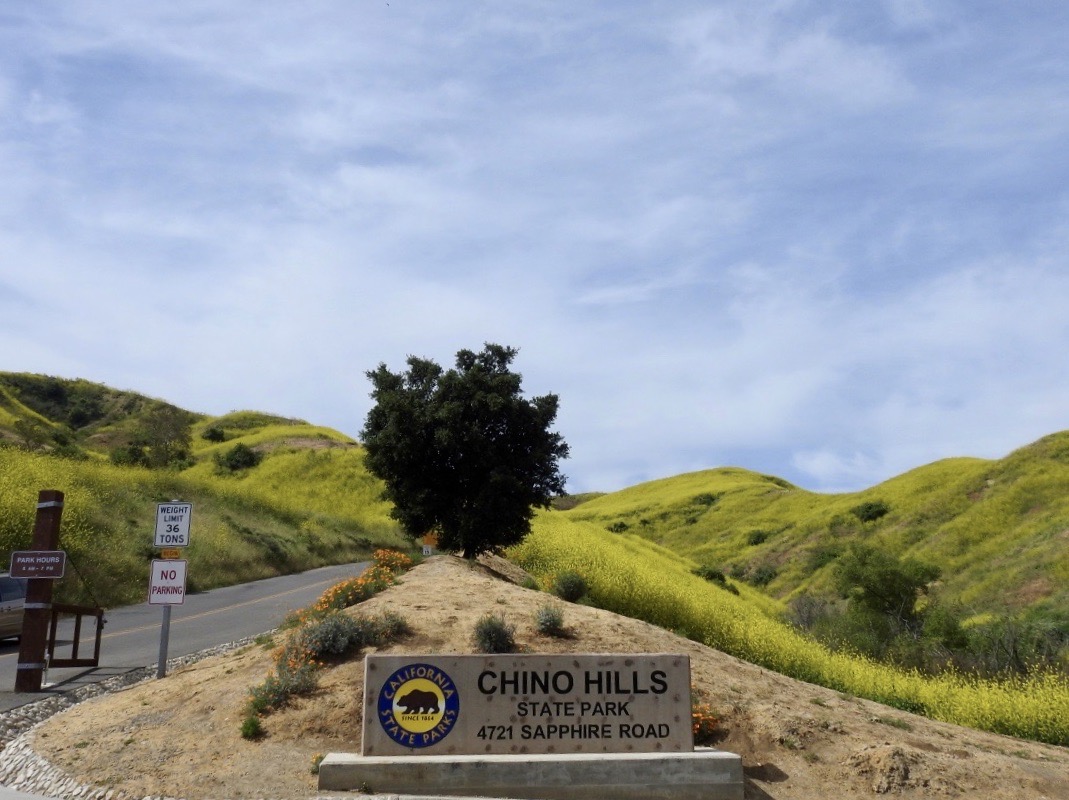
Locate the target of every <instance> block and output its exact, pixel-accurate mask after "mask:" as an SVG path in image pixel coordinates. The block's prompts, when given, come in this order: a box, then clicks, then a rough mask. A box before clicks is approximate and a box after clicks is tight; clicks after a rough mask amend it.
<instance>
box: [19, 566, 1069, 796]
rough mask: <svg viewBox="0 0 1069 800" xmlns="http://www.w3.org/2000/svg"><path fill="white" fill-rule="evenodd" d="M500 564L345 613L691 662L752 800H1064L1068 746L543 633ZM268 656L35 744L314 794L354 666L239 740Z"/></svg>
mask: <svg viewBox="0 0 1069 800" xmlns="http://www.w3.org/2000/svg"><path fill="white" fill-rule="evenodd" d="M522 578H523V573H522V572H521V571H519V570H517V569H516V568H515V567H514V566H512V565H509V564H507V563H505V562H501V561H488V562H486V563H483V564H480V565H475V566H471V565H469V564H468V563H467V562H465V561H462V560H460V559H456V558H451V557H447V556H437V557H434V558H431V559H428V560H427V561H426V562H424V563H423V564H421V565H420V566H418V567H416V568H415V569H413V570H412V571H411V572H409V573H408V574H406V575H405V576H403V578H402V580H401V582H400V583H399V584H398V585H397V586H394V587H392V588H390V589H389V590H388V591H386V592H383V593H382V594H380V595H378V596H376V597H374V598H372V599H371V600H369V601H367V602H366V603H364V604H362V605H361V606H360V607H358V608H356V609H352V611H354V612H357V611H367V612H377V611H380V610H384V609H389V610H391V611H393V612H395V613H399V614H401V615H402V616H403V617H404V618H405V619H406V620H407V621H408V623H409V625H410V626H411V627H412V629H413V634H412V635H411V636H409V637H408V638H406V639H405V640H404V641H402V642H400V643H398V644H395V645H393V646H391V647H388V648H383V651H382V652H393V653H428V652H430V653H471V652H473V650H472V646H471V636H472V631H473V629H474V627H475V622H476V620H477V619H478V618H479V617H481V616H482V615H483V614H485V613H487V612H488V611H490V612H493V613H495V614H502V615H504V617H505V618H506V619H507V620H508V621H509V622H510V623H512V624H514V625H515V626H516V638H517V642H518V643H519V644H520V645H521V647H522V648H523V649H525V650H527V651H530V652H547V653H571V652H591V653H605V652H618V653H643V652H646V653H664V652H678V653H687V654H688V655H689V656H690V658H691V669H692V681H693V684H694V687H695V689H696V690H698V691H700V692H701V693H702V695H703V696H704V697H705V699H706V700H708V701H709V702H710V703H711V704H712V706H713V707H714V708H716V709H718V710H719V712H720V715H721V721H720V730H721V735H720V741H719V742H718V743H717V746H718V747H720V748H721V749H724V750H728V751H731V752H734V753H738V754H740V755H741V756H742V757H743V765H744V769H745V773H746V792H747V794H746V796H747V798H753V800H767V798H774V800H827V797H828V795H829V792H830V793H833V795H834V797H835V798H836V800H845V799H846V798H863V797H872V796H873V795H891V796H895V797H901V798H907V800H908V799H911V798H918V799H919V798H936V797H939V798H944V797H970V798H972V797H976V798H981V797H982V798H984V800H1056V799H1063V798H1069V750H1066V749H1064V748H1057V747H1050V746H1047V745H1040V744H1035V743H1032V742H1025V741H1021V740H1018V739H1011V738H1008V737H1004V736H996V735H994V734H987V733H981V732H978V731H972V730H969V729H966V728H960V727H957V726H954V725H947V724H944V723H939V722H933V721H931V720H927V719H924V718H923V717H917V716H914V715H911V714H907V713H904V712H901V711H896V710H894V709H890V708H887V707H885V706H880V705H878V704H876V703H871V702H868V701H864V700H858V699H857V698H853V697H849V696H845V695H841V694H839V693H838V692H834V691H831V690H828V689H824V688H821V687H818V686H813V685H811V684H807V683H802V682H799V681H794V680H791V679H790V678H785V677H783V676H782V675H778V674H776V673H773V672H769V671H767V670H764V669H761V668H760V667H755V666H753V665H751V664H746V663H744V662H742V661H739V660H737V659H734V658H731V657H730V656H727V655H724V654H723V653H720V652H718V651H716V650H711V649H709V648H707V647H703V646H702V645H698V644H695V643H694V642H691V641H688V640H687V639H682V638H680V637H678V636H675V635H674V634H671V633H669V632H668V631H665V630H663V629H661V628H657V627H654V626H652V625H648V624H646V623H644V622H639V621H636V620H633V619H628V618H626V617H621V616H618V615H616V614H612V613H609V612H607V611H600V610H598V609H594V608H588V607H586V606H577V605H565V606H564V608H565V612H564V622H565V625H566V626H567V627H568V628H569V630H570V632H571V637H570V638H567V639H556V638H548V637H545V636H541V635H539V634H538V632H537V629H536V627H535V623H534V614H535V612H536V611H537V609H538V608H539V607H540V606H542V605H543V604H544V603H546V602H551V601H552V598H550V597H549V596H547V595H545V594H542V593H539V592H534V591H530V590H527V589H524V588H522V587H521V586H519V585H517V583H518V582H522ZM271 664H272V660H271V652H270V647H269V646H253V647H249V648H246V649H244V650H243V651H240V652H237V653H233V654H230V655H227V656H220V657H216V658H210V659H205V660H204V661H201V662H198V663H197V664H194V665H192V666H190V667H188V668H186V669H184V670H182V671H180V672H176V673H174V674H173V675H171V676H169V677H167V678H166V679H164V680H158V681H150V682H147V683H144V684H140V685H138V686H135V687H132V688H130V689H128V690H125V691H123V692H119V693H116V694H114V695H110V696H106V697H102V698H98V699H96V700H93V701H89V702H87V703H83V704H82V705H80V706H76V707H75V708H73V709H71V710H70V711H67V712H65V713H63V714H61V715H58V716H57V717H55V718H53V719H52V720H51V721H49V722H48V723H46V724H45V725H43V726H42V727H41V728H39V729H38V731H37V734H36V739H35V741H34V743H33V746H34V749H35V750H36V751H37V752H38V753H39V754H40V755H42V756H44V757H45V758H47V759H48V760H50V761H51V762H52V763H53V764H55V765H56V766H59V767H61V768H62V769H64V770H66V771H67V772H68V773H70V774H71V775H73V776H75V777H77V778H78V779H80V780H82V781H84V782H86V783H92V784H96V785H98V786H102V787H108V788H111V789H113V790H115V796H116V797H122V796H127V797H131V798H142V797H146V796H150V795H151V796H159V795H166V796H170V797H185V798H191V799H192V800H195V799H196V798H220V797H230V798H254V797H293V798H299V797H310V796H313V795H314V793H315V785H316V778H315V776H314V775H313V774H312V769H311V767H312V764H313V762H314V759H315V758H316V757H317V756H318V755H321V754H324V753H327V752H359V750H360V726H361V704H362V700H363V662H362V661H354V662H351V663H348V664H344V665H341V666H338V667H335V668H332V669H330V670H328V671H326V673H325V674H324V675H323V678H322V680H321V682H320V686H319V689H318V690H317V691H316V693H315V694H314V695H312V696H310V697H307V698H301V699H299V700H297V701H296V702H294V703H293V704H292V706H291V707H289V708H287V709H285V710H283V711H282V712H279V713H275V714H271V715H270V716H268V717H266V718H265V720H264V727H265V728H266V731H267V736H266V737H265V738H264V739H262V740H260V741H257V742H248V741H245V740H244V739H242V738H241V736H240V733H239V728H240V725H241V721H242V718H243V716H244V710H243V709H244V705H245V699H246V695H247V692H248V689H249V688H250V687H251V686H253V685H254V684H256V683H258V682H260V681H261V680H262V679H263V678H264V677H265V676H266V675H267V673H268V671H269V670H270V668H271Z"/></svg>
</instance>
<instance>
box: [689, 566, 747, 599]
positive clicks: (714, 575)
mask: <svg viewBox="0 0 1069 800" xmlns="http://www.w3.org/2000/svg"><path fill="white" fill-rule="evenodd" d="M694 574H695V575H697V576H698V577H699V578H701V579H702V580H706V581H709V582H710V583H713V584H716V585H717V586H719V587H720V588H721V589H725V590H727V591H729V592H731V593H732V594H738V593H739V590H738V589H736V588H735V587H734V586H732V585H731V584H730V583H728V579H727V577H726V576H725V575H724V571H723V570H722V569H716V568H715V567H708V566H704V565H703V566H700V567H698V568H697V569H696V570H694Z"/></svg>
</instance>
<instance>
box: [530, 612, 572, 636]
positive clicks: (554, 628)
mask: <svg viewBox="0 0 1069 800" xmlns="http://www.w3.org/2000/svg"><path fill="white" fill-rule="evenodd" d="M535 627H536V628H537V629H538V632H539V633H541V634H542V635H543V636H553V637H555V638H557V639H563V638H565V637H566V636H567V635H568V632H567V631H566V630H565V628H564V609H562V608H561V607H560V606H559V605H556V604H555V603H546V604H545V605H543V606H541V607H540V608H539V609H538V611H536V612H535Z"/></svg>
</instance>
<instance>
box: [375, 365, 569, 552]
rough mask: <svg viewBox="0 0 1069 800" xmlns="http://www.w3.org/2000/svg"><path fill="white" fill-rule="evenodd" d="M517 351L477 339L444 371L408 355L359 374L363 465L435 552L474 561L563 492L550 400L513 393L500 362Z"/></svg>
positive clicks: (503, 543) (523, 529)
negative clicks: (363, 395) (365, 393)
mask: <svg viewBox="0 0 1069 800" xmlns="http://www.w3.org/2000/svg"><path fill="white" fill-rule="evenodd" d="M517 352H518V351H517V350H515V349H514V348H511V347H503V346H501V345H497V344H486V345H484V347H483V350H482V352H479V353H475V352H472V351H471V350H461V351H460V352H458V353H457V355H456V367H455V368H454V369H450V370H443V369H442V367H440V366H439V365H438V364H436V363H435V362H433V361H429V360H426V359H421V358H415V357H409V359H408V361H407V363H408V369H407V370H406V371H405V372H402V373H393V372H390V370H389V369H387V367H386V365H385V364H380V365H379V366H378V368H377V369H375V370H373V371H370V372H368V373H367V376H368V378H369V379H370V380H371V383H372V384H373V387H374V389H373V391H372V392H371V397H372V399H373V400H374V401H375V405H374V406H373V407H372V409H371V410H370V411H369V412H368V416H367V419H366V420H365V423H364V429H363V432H362V439H363V443H364V446H365V448H366V450H367V456H366V464H367V468H368V470H369V471H370V472H371V473H372V474H373V475H375V476H376V477H378V478H380V479H381V480H382V481H383V482H384V483H385V484H386V492H385V494H386V498H387V499H388V500H390V501H391V502H392V503H393V505H394V509H393V512H392V514H393V516H394V518H395V519H397V520H398V521H399V522H400V523H401V525H402V527H403V528H404V529H405V531H406V532H407V533H408V534H409V535H411V536H421V535H423V534H426V533H429V532H432V531H433V532H435V533H437V534H438V543H439V547H440V548H441V549H443V550H447V551H452V552H462V553H463V554H464V555H465V556H467V557H468V558H474V557H475V556H477V555H478V554H479V553H483V552H493V551H496V550H498V549H500V548H503V547H508V546H510V545H513V544H517V543H519V542H520V541H521V540H522V539H523V538H524V536H526V535H527V534H528V533H529V532H530V529H531V518H532V516H533V514H534V509H535V508H536V507H543V508H545V507H548V505H549V501H550V499H551V498H552V497H554V496H556V495H559V494H563V492H564V483H565V477H564V476H563V475H562V474H561V473H560V470H559V466H558V461H559V460H560V459H563V458H567V457H568V445H567V443H565V441H564V439H563V437H562V436H561V435H560V434H559V433H555V432H553V431H551V430H550V427H551V426H552V425H553V422H554V420H555V419H556V416H557V406H558V398H557V395H555V394H547V395H543V396H541V397H535V398H532V399H530V400H527V399H525V398H524V397H523V396H522V394H521V381H522V376H521V375H519V374H518V373H516V372H513V371H511V370H510V369H509V367H510V365H511V363H512V361H513V359H514V358H515V357H516V354H517Z"/></svg>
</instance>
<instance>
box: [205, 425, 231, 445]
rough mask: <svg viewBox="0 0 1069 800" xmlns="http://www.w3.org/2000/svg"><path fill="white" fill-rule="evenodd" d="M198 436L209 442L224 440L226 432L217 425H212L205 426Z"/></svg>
mask: <svg viewBox="0 0 1069 800" xmlns="http://www.w3.org/2000/svg"><path fill="white" fill-rule="evenodd" d="M200 436H201V438H202V439H204V440H206V441H209V442H225V441H226V434H225V433H224V432H223V429H222V428H220V427H218V426H217V425H212V426H211V427H208V428H205V429H204V433H202V434H201V435H200Z"/></svg>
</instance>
